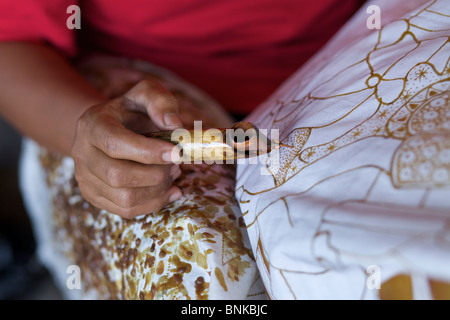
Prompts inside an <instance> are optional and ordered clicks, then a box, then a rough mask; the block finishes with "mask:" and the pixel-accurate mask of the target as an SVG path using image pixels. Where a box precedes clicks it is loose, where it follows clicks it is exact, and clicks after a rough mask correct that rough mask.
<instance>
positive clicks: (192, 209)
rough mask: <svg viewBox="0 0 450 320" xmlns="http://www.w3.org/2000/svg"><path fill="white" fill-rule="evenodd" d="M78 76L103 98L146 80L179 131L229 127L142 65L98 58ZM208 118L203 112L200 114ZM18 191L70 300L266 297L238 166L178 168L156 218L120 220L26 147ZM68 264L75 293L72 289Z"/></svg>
mask: <svg viewBox="0 0 450 320" xmlns="http://www.w3.org/2000/svg"><path fill="white" fill-rule="evenodd" d="M80 69H81V70H82V71H83V73H84V74H85V75H86V77H87V79H88V80H89V81H91V82H92V83H93V84H94V85H96V86H97V87H98V88H99V89H100V90H101V91H102V92H103V94H105V95H106V96H108V97H115V96H117V95H120V94H122V93H124V92H125V91H126V90H128V89H129V88H131V87H132V86H133V85H134V84H135V83H137V82H138V81H139V80H141V79H144V78H152V79H156V80H157V81H159V82H160V83H161V84H162V85H164V86H165V87H166V88H167V89H169V90H170V91H172V92H173V93H174V94H175V96H176V97H177V99H178V101H179V105H180V109H181V112H180V114H181V117H182V120H183V122H184V123H185V125H186V127H189V126H190V125H192V124H193V120H203V126H204V127H227V126H229V124H230V123H231V119H230V118H229V117H228V116H227V115H226V114H225V113H224V112H223V111H222V110H221V109H220V107H219V106H218V105H217V104H216V103H215V102H214V101H212V100H211V99H210V98H208V97H206V96H205V95H204V94H203V93H201V92H199V91H198V90H197V89H195V88H193V87H191V86H190V85H188V84H186V83H184V82H183V81H182V80H180V79H178V78H177V77H176V76H174V75H173V74H170V73H169V72H167V71H165V70H162V69H160V68H157V67H155V66H152V65H150V64H147V63H144V62H141V61H130V60H124V59H115V58H105V57H97V58H92V59H91V60H89V61H88V62H86V63H84V64H83V65H82V66H81V67H80ZM206 111H207V112H206ZM24 145H25V147H24V153H23V157H22V170H21V184H22V189H23V193H24V198H25V202H26V204H27V207H28V210H29V212H30V214H31V218H32V219H33V222H34V227H35V232H36V235H37V239H38V244H39V254H40V258H41V260H42V261H43V262H44V263H45V264H46V265H47V266H48V267H49V269H50V270H52V273H53V275H54V276H55V279H56V280H57V283H58V285H59V286H60V288H61V289H62V290H63V291H64V292H65V293H66V296H67V297H68V298H76V299H80V298H83V299H84V298H87V299H247V298H264V297H265V294H264V289H263V287H261V283H260V282H259V281H258V278H259V275H258V272H257V270H256V264H255V261H254V257H253V254H252V251H251V248H250V246H249V242H248V237H247V234H246V229H245V225H244V222H243V219H242V216H241V213H240V210H239V207H238V204H237V202H236V200H235V198H234V182H235V166H233V165H231V166H230V165H211V166H208V165H182V166H181V169H182V172H183V173H182V176H181V177H180V178H179V179H178V180H177V181H176V184H177V185H178V186H179V187H180V188H181V189H182V191H183V194H184V195H183V197H182V198H181V199H180V200H178V201H176V202H174V203H172V204H170V205H168V206H166V207H165V208H164V209H162V210H161V211H159V212H155V213H150V214H148V215H144V216H140V217H138V218H137V219H135V220H126V219H122V218H120V217H119V216H116V215H113V214H111V213H109V212H106V211H101V210H98V209H96V208H94V207H92V206H90V205H89V204H88V203H87V202H86V201H84V199H83V198H82V197H81V195H80V192H79V190H78V188H77V183H76V180H75V178H74V165H73V161H72V159H71V158H67V157H62V156H60V155H56V154H52V153H49V152H48V151H46V150H45V149H44V148H41V147H39V146H38V145H37V144H35V143H34V142H32V141H30V140H27V141H26V142H25V144H24ZM70 265H76V266H78V267H79V268H80V271H81V280H82V289H81V290H76V289H73V290H69V289H68V287H67V286H66V281H67V279H68V277H69V276H70V274H68V273H67V270H71V269H68V267H69V266H70Z"/></svg>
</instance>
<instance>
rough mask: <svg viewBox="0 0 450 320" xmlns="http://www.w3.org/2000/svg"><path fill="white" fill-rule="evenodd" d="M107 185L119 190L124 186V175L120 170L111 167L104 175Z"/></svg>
mask: <svg viewBox="0 0 450 320" xmlns="http://www.w3.org/2000/svg"><path fill="white" fill-rule="evenodd" d="M106 181H107V183H108V184H109V185H110V186H111V187H113V188H120V187H122V186H124V184H125V174H124V173H123V171H122V170H120V168H117V167H112V168H110V169H109V170H108V172H107V174H106Z"/></svg>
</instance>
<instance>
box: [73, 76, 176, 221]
mask: <svg viewBox="0 0 450 320" xmlns="http://www.w3.org/2000/svg"><path fill="white" fill-rule="evenodd" d="M179 127H182V123H181V121H180V119H179V117H178V105H177V102H176V99H175V97H174V96H173V95H172V94H171V93H170V92H168V91H167V90H165V89H164V88H162V87H161V86H160V85H159V84H157V83H155V82H153V81H149V80H143V81H141V82H139V83H138V84H137V85H135V86H134V87H133V88H132V89H131V90H130V91H128V92H127V93H126V94H125V95H123V96H121V97H119V98H116V99H114V100H110V101H107V102H105V103H102V104H99V105H96V106H93V107H91V108H89V109H88V110H87V111H86V112H85V113H84V114H83V115H82V116H81V117H80V118H79V120H78V123H77V129H76V133H75V138H74V143H73V147H72V152H71V156H72V158H73V159H74V162H75V178H76V180H77V181H78V186H79V188H80V191H81V194H82V196H83V197H84V198H85V199H86V200H87V201H88V202H89V203H91V204H92V205H93V206H95V207H97V208H101V209H105V210H107V211H109V212H111V213H115V214H118V215H119V216H121V217H123V218H127V219H131V218H134V217H136V216H139V215H142V214H146V213H151V212H155V211H158V210H160V209H161V208H163V207H164V206H165V205H166V204H168V203H170V202H173V201H175V200H177V199H179V198H180V197H181V191H180V189H179V188H178V187H176V186H172V182H173V181H174V180H175V179H177V178H178V177H179V175H180V174H181V171H180V168H179V166H178V165H175V164H173V162H174V161H176V160H177V157H179V155H178V154H177V153H174V152H173V150H174V148H173V147H174V146H173V145H172V144H170V143H168V142H164V141H160V140H156V139H150V138H146V137H144V136H143V135H140V134H138V133H136V132H138V131H140V130H145V131H147V132H148V131H151V130H153V131H154V130H156V129H161V130H173V129H176V128H179Z"/></svg>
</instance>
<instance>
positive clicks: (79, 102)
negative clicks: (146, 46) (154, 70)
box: [0, 42, 182, 219]
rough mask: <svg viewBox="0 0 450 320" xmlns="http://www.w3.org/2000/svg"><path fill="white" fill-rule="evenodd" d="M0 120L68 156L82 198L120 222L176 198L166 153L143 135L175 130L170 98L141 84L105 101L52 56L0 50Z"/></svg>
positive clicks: (173, 168) (36, 49)
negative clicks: (118, 217) (118, 216)
mask: <svg viewBox="0 0 450 320" xmlns="http://www.w3.org/2000/svg"><path fill="white" fill-rule="evenodd" d="M0 70H2V72H1V73H0V88H1V89H0V115H1V116H2V117H4V118H5V119H6V120H8V121H9V122H10V123H11V124H12V125H14V126H15V127H16V128H17V129H18V130H19V131H20V132H21V133H22V134H24V135H26V136H28V137H30V138H32V139H33V140H35V141H37V142H38V143H40V144H41V145H43V146H44V147H46V148H48V149H49V150H51V151H55V152H59V153H61V154H64V155H68V156H71V157H72V158H73V159H74V162H75V174H76V179H77V181H78V184H79V188H80V191H81V194H82V195H83V197H84V198H85V199H86V200H87V201H88V202H90V203H91V204H92V205H93V206H95V207H97V208H100V209H105V210H108V211H110V212H112V213H115V214H118V215H120V216H122V217H124V218H128V219H131V218H134V217H136V216H138V215H141V214H145V213H148V212H153V211H156V210H159V209H161V208H162V207H164V206H165V205H166V204H167V203H169V202H172V201H175V200H177V199H179V198H180V197H181V191H180V189H179V188H177V187H175V186H172V182H173V181H174V180H175V179H176V178H177V177H178V176H179V175H180V174H181V171H180V169H179V167H178V166H177V165H175V164H173V163H172V162H173V161H175V160H176V158H177V156H178V155H177V154H174V153H173V145H172V144H170V143H168V142H164V141H160V140H156V139H149V138H146V137H144V136H142V135H140V134H138V133H137V132H144V131H142V130H146V131H148V130H158V129H160V130H173V129H176V128H179V127H181V126H182V123H181V121H180V119H179V117H178V106H177V102H176V99H175V98H174V97H173V95H172V94H171V93H170V92H168V91H167V90H165V89H164V88H163V87H162V86H160V85H159V84H158V83H155V82H152V81H148V80H145V81H141V82H139V83H138V84H137V85H136V86H135V87H133V88H132V89H130V91H128V92H127V93H126V94H124V95H123V96H121V97H118V98H116V99H113V100H109V101H108V100H106V99H105V98H104V97H102V96H101V95H100V94H99V93H98V92H97V91H96V90H95V89H94V88H93V87H92V86H91V85H89V84H88V83H87V82H86V81H85V80H84V79H83V78H82V77H81V75H80V74H79V73H78V72H77V71H76V70H75V69H74V68H73V67H72V66H71V65H70V63H69V62H68V61H66V60H65V59H64V58H62V57H61V56H60V55H59V54H58V53H57V52H56V51H54V50H53V49H51V48H49V47H47V46H44V45H40V44H33V43H23V42H4V43H0Z"/></svg>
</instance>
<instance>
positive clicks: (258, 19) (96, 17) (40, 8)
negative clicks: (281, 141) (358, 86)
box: [0, 0, 361, 114]
mask: <svg viewBox="0 0 450 320" xmlns="http://www.w3.org/2000/svg"><path fill="white" fill-rule="evenodd" d="M360 1H361V0H345V1H342V0H315V1H310V0H128V1H126V0H89V1H88V0H81V1H76V0H71V1H70V0H2V1H1V3H0V41H5V40H23V41H43V42H47V43H49V44H51V45H52V46H54V47H55V48H57V49H59V50H60V51H61V52H63V53H64V54H65V55H67V56H68V57H75V56H76V55H77V54H78V53H79V52H80V43H83V46H82V47H83V48H89V50H91V51H100V52H106V53H112V54H116V55H123V56H127V57H131V58H141V59H145V60H148V61H150V62H152V63H154V64H157V65H160V66H163V67H166V68H168V69H170V70H172V71H173V72H175V73H177V74H178V75H180V76H181V77H183V78H185V79H186V80H188V81H190V82H192V83H193V84H195V85H197V86H198V87H199V88H201V89H203V90H204V91H206V92H207V93H209V94H210V95H211V96H212V97H214V98H215V99H216V100H218V101H219V102H220V103H221V104H222V105H223V106H224V107H225V108H226V109H228V110H229V111H231V112H234V113H241V114H243V113H248V112H250V111H251V110H252V109H253V108H255V107H256V106H257V105H258V104H259V103H261V102H262V101H263V100H264V99H265V98H266V97H267V96H268V95H270V94H271V93H272V92H273V91H274V90H275V89H276V88H277V86H279V85H280V83H281V82H283V81H284V80H285V79H286V78H287V77H288V76H289V75H290V74H292V73H293V72H294V71H295V70H296V69H297V68H298V67H299V66H301V65H302V64H303V63H304V62H305V61H306V60H307V59H308V58H309V57H311V55H312V54H314V52H316V51H317V50H318V49H319V48H320V47H321V46H322V45H323V44H324V43H325V42H326V41H327V40H328V39H329V38H330V37H331V36H332V35H333V34H334V33H335V32H336V31H337V30H338V28H339V27H340V26H341V25H342V24H343V23H344V22H345V21H346V20H348V18H349V17H350V16H351V15H352V13H353V12H354V11H355V10H356V9H357V7H358V5H359V4H360ZM71 4H77V5H79V6H80V8H81V16H82V23H81V30H69V29H68V28H67V27H66V20H67V18H69V16H70V15H71V14H68V13H66V10H67V7H68V6H69V5H71ZM75 36H76V37H75ZM76 39H77V40H78V41H76Z"/></svg>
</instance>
